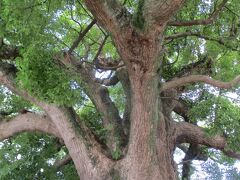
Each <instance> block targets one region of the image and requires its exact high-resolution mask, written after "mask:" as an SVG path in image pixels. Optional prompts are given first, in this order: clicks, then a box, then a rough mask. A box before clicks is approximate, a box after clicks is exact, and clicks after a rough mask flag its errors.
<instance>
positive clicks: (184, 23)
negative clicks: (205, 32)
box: [168, 0, 228, 26]
mask: <svg viewBox="0 0 240 180" xmlns="http://www.w3.org/2000/svg"><path fill="white" fill-rule="evenodd" d="M227 1H228V0H223V1H222V3H221V4H220V5H219V6H218V7H217V8H216V10H215V11H214V12H213V13H212V14H211V15H210V16H209V17H208V18H207V19H199V20H193V21H170V22H169V23H168V25H169V26H194V25H208V24H212V23H213V22H214V21H215V20H216V18H217V17H218V15H219V14H220V12H221V11H222V10H223V8H224V6H225V5H226V3H227Z"/></svg>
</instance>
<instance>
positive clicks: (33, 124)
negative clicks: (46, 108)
mask: <svg viewBox="0 0 240 180" xmlns="http://www.w3.org/2000/svg"><path fill="white" fill-rule="evenodd" d="M25 131H33V132H34V131H40V132H44V133H47V134H51V135H54V136H56V137H58V138H59V139H61V135H60V134H59V132H58V130H57V129H56V127H55V125H54V124H53V123H52V121H51V119H50V118H49V117H48V116H46V115H40V114H36V113H26V114H19V115H17V116H16V117H14V118H12V119H7V120H1V121H0V140H3V139H6V138H9V137H11V136H14V135H16V134H19V133H21V132H25Z"/></svg>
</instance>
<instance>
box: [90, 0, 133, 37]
mask: <svg viewBox="0 0 240 180" xmlns="http://www.w3.org/2000/svg"><path fill="white" fill-rule="evenodd" d="M85 4H86V6H87V8H88V10H90V11H91V13H92V14H93V16H94V17H95V18H96V20H97V22H98V23H99V24H101V25H102V26H103V27H105V28H106V29H107V31H108V32H111V33H113V34H115V35H117V34H116V33H117V32H119V31H120V30H121V29H122V28H124V27H128V26H129V23H130V14H129V13H128V12H127V10H126V9H125V8H124V7H123V6H121V4H120V3H119V1H117V0H101V1H95V0H86V1H85Z"/></svg>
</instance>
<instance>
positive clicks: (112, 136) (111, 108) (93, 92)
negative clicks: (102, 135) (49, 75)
mask: <svg viewBox="0 0 240 180" xmlns="http://www.w3.org/2000/svg"><path fill="white" fill-rule="evenodd" d="M67 58H68V59H66V58H65V59H62V60H61V59H59V60H60V61H61V62H63V64H64V65H65V66H66V70H68V71H69V73H74V74H77V75H80V76H81V80H82V81H81V82H80V83H81V84H82V85H83V87H85V88H84V91H85V93H86V94H87V95H88V96H89V98H90V99H91V101H92V102H93V103H94V105H95V107H96V109H97V110H98V112H99V113H100V114H101V115H102V119H103V125H104V127H105V128H106V129H109V128H108V127H109V126H112V128H111V130H109V132H108V136H109V138H108V141H107V145H108V147H109V148H110V149H111V150H112V151H114V150H116V148H118V147H117V144H118V145H119V144H120V145H122V146H123V145H124V144H125V140H126V137H125V134H124V131H123V128H122V119H121V117H120V115H119V111H118V109H117V107H116V106H115V104H114V102H113V101H112V100H111V98H110V96H109V92H108V89H107V88H106V87H105V86H102V85H101V84H99V83H98V82H96V79H95V75H94V73H93V72H92V71H93V70H92V67H90V66H88V65H85V66H82V64H81V63H80V64H78V61H77V59H76V58H75V57H74V56H71V55H70V56H67ZM68 67H72V68H70V69H69V68H68Z"/></svg>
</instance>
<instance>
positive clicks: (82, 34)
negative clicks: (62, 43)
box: [68, 19, 97, 54]
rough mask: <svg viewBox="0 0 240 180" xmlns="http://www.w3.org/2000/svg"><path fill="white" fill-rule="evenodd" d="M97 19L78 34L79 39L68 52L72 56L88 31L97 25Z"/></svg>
mask: <svg viewBox="0 0 240 180" xmlns="http://www.w3.org/2000/svg"><path fill="white" fill-rule="evenodd" d="M96 22H97V21H96V19H94V20H92V22H91V23H90V24H89V25H88V26H87V27H86V29H84V31H83V32H80V33H79V34H78V37H77V39H76V40H75V41H74V42H73V44H72V46H71V47H70V49H69V50H68V53H69V54H71V53H72V52H73V50H74V49H75V48H77V46H78V44H79V43H80V42H81V41H82V40H83V38H84V36H85V35H86V34H87V33H88V31H89V30H90V29H91V28H92V27H93V25H94V24H95V23H96Z"/></svg>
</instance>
